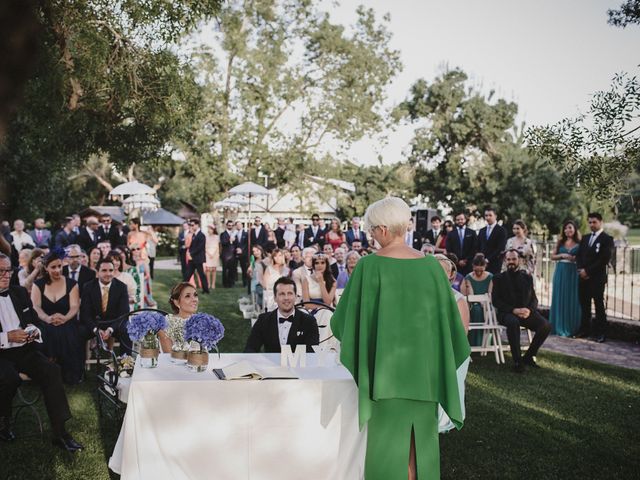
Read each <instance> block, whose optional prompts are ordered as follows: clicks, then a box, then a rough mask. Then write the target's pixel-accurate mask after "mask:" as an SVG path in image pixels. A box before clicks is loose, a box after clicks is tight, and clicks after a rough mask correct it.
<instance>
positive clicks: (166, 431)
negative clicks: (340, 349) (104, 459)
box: [109, 353, 366, 480]
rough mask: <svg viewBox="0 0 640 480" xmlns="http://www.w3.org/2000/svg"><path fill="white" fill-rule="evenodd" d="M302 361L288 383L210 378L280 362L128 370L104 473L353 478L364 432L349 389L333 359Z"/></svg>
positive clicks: (218, 479) (236, 357) (265, 359)
mask: <svg viewBox="0 0 640 480" xmlns="http://www.w3.org/2000/svg"><path fill="white" fill-rule="evenodd" d="M317 357H318V356H317V354H315V353H314V354H307V366H306V368H294V369H292V371H293V372H294V373H295V374H296V375H297V376H298V377H299V379H294V380H219V379H218V378H217V377H216V375H215V374H214V373H213V372H212V368H224V367H225V366H227V365H229V364H231V363H234V362H238V361H241V360H248V361H250V362H252V363H253V364H255V365H258V366H278V365H280V355H279V354H222V356H221V358H220V359H219V358H218V356H217V355H215V354H211V355H210V357H209V366H208V368H207V371H205V372H200V373H196V372H192V371H190V370H188V369H187V367H186V366H185V365H176V364H173V363H171V361H170V359H169V355H168V354H162V355H160V358H159V364H158V367H157V368H142V367H141V366H140V365H139V359H138V363H137V364H136V367H135V370H134V373H133V376H132V379H131V386H130V390H129V397H128V404H127V411H126V414H125V418H124V422H123V424H122V429H121V431H120V436H119V438H118V442H117V444H116V446H115V449H114V451H113V456H112V457H111V459H110V461H109V467H110V468H111V470H113V471H114V472H116V473H119V474H120V475H121V477H122V479H123V480H130V479H136V480H137V479H141V480H149V479H153V480H156V479H165V478H166V479H189V480H196V479H207V480H240V479H251V480H276V479H278V480H288V479H291V480H301V479H309V480H322V479H327V480H329V479H330V480H340V479H344V480H357V479H361V478H363V471H364V456H365V448H366V428H365V430H364V431H363V432H360V431H359V429H358V396H357V389H356V386H355V383H354V382H353V379H352V378H351V375H350V374H349V372H348V371H347V370H346V369H345V368H344V367H343V366H341V365H337V363H336V361H335V354H329V355H327V357H328V361H327V363H326V365H327V366H322V367H321V366H318V358H317Z"/></svg>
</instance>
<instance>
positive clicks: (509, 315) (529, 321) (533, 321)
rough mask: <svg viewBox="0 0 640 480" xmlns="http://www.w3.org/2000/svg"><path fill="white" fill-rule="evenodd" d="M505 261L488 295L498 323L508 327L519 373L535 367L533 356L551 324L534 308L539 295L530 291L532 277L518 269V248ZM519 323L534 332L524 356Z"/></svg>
mask: <svg viewBox="0 0 640 480" xmlns="http://www.w3.org/2000/svg"><path fill="white" fill-rule="evenodd" d="M505 262H506V265H507V270H506V271H505V272H502V273H500V274H498V275H496V276H494V277H493V292H492V295H491V297H492V301H493V305H494V307H495V308H496V311H497V314H498V322H499V323H500V324H501V325H504V326H505V327H507V337H508V338H509V345H510V346H511V356H512V357H513V363H514V369H515V370H516V372H522V371H524V366H525V365H528V366H530V367H537V366H538V365H537V364H536V361H535V359H534V357H535V355H536V353H538V349H539V348H540V347H541V346H542V344H543V343H544V341H545V339H546V338H547V336H548V335H549V332H551V324H550V323H549V322H548V321H547V320H546V319H545V318H544V317H543V316H542V315H540V313H538V311H537V310H536V309H537V308H538V298H537V297H536V292H535V291H534V290H533V278H532V277H531V275H529V274H528V273H527V272H526V271H524V270H520V269H519V268H520V256H519V255H518V251H517V250H514V249H512V250H507V253H506V254H505ZM520 326H523V327H525V328H528V329H529V330H533V331H534V332H536V333H535V336H534V337H533V340H532V341H531V345H529V349H528V350H527V353H525V355H524V357H523V356H522V354H521V352H520Z"/></svg>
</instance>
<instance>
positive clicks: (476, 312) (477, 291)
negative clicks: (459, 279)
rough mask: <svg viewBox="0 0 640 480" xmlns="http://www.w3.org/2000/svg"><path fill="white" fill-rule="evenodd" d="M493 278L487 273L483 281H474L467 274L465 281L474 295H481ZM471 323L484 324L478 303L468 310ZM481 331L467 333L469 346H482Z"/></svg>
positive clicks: (471, 275)
mask: <svg viewBox="0 0 640 480" xmlns="http://www.w3.org/2000/svg"><path fill="white" fill-rule="evenodd" d="M492 278H493V274H492V273H488V272H487V278H485V279H484V280H476V279H475V278H474V277H473V273H469V274H467V276H466V277H465V280H467V281H468V282H469V283H470V284H471V288H473V294H474V295H482V294H484V293H487V292H488V291H489V285H491V279H492ZM470 314H471V318H470V321H471V323H483V322H484V312H483V311H482V305H480V304H479V303H472V304H471V309H470ZM482 335H483V331H482V330H473V331H471V332H469V344H470V345H471V346H474V347H476V346H478V345H482Z"/></svg>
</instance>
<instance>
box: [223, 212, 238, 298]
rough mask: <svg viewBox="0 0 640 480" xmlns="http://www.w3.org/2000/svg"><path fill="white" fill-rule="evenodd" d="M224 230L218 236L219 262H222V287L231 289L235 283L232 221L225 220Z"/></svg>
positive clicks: (234, 236) (234, 247)
mask: <svg viewBox="0 0 640 480" xmlns="http://www.w3.org/2000/svg"><path fill="white" fill-rule="evenodd" d="M226 227H227V228H226V230H225V231H224V232H222V233H221V234H220V260H221V261H222V286H223V287H225V288H231V287H233V286H234V284H235V283H236V275H237V273H236V272H237V264H236V231H235V230H234V228H233V221H231V220H227V223H226Z"/></svg>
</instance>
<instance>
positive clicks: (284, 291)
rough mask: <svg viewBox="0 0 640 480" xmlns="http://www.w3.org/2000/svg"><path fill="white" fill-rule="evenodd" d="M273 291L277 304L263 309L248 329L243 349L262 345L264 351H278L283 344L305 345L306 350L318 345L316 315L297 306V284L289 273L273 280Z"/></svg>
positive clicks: (259, 348)
mask: <svg viewBox="0 0 640 480" xmlns="http://www.w3.org/2000/svg"><path fill="white" fill-rule="evenodd" d="M273 293H274V296H275V299H276V303H277V304H278V308H276V309H275V310H273V311H271V312H267V313H263V314H261V315H260V316H259V317H258V320H257V321H256V323H255V325H254V326H253V328H252V329H251V333H250V334H249V338H248V339H247V345H246V347H245V349H244V351H245V352H246V353H258V352H260V350H261V349H262V347H263V346H264V351H265V352H266V353H280V347H281V346H282V345H291V350H294V351H295V349H296V346H297V345H306V346H307V352H313V345H318V343H319V341H320V333H319V330H318V322H316V319H315V318H314V317H312V316H311V315H309V314H308V313H304V312H302V311H300V310H296V308H295V304H296V284H295V282H294V281H293V280H291V279H290V278H288V277H282V278H279V279H278V280H276V283H275V285H274V286H273Z"/></svg>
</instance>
